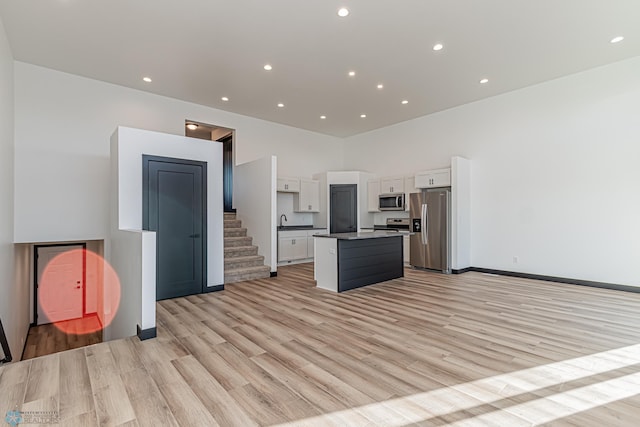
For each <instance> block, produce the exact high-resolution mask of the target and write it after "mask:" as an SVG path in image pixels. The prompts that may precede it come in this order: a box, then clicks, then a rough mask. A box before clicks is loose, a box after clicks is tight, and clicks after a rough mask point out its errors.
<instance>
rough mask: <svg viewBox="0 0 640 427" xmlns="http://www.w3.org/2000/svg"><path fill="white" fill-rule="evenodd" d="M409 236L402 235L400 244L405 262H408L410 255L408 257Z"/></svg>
mask: <svg viewBox="0 0 640 427" xmlns="http://www.w3.org/2000/svg"><path fill="white" fill-rule="evenodd" d="M409 237H410V236H402V244H403V248H402V252H403V254H402V255H403V258H404V263H405V264H409V263H410V262H411V261H410V259H411V258H410V257H409V247H410V246H411V244H410V242H411V241H410V239H409Z"/></svg>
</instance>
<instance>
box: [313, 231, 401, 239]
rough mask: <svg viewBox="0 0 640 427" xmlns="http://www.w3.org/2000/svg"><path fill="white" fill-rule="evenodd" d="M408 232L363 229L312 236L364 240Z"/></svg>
mask: <svg viewBox="0 0 640 427" xmlns="http://www.w3.org/2000/svg"><path fill="white" fill-rule="evenodd" d="M405 234H409V233H408V232H406V231H365V232H360V233H331V234H316V235H315V236H314V237H328V238H330V239H338V240H364V239H380V238H384V237H398V236H402V235H405Z"/></svg>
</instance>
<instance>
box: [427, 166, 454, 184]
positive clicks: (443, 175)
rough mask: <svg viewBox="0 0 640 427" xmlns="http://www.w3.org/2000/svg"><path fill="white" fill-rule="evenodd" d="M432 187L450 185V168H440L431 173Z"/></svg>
mask: <svg viewBox="0 0 640 427" xmlns="http://www.w3.org/2000/svg"><path fill="white" fill-rule="evenodd" d="M431 183H432V185H431V186H432V187H449V186H450V185H451V169H440V170H437V171H433V173H432V174H431Z"/></svg>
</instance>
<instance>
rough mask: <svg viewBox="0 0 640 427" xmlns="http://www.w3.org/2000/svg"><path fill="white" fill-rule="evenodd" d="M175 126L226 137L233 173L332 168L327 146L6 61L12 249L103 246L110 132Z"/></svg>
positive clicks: (335, 142) (335, 153)
mask: <svg viewBox="0 0 640 427" xmlns="http://www.w3.org/2000/svg"><path fill="white" fill-rule="evenodd" d="M141 84H142V83H141ZM185 119H191V120H195V121H198V122H203V123H210V124H214V125H220V126H224V127H227V128H231V129H235V130H236V133H235V144H234V148H235V153H234V155H235V158H236V162H237V163H238V164H239V163H245V162H248V161H251V160H255V159H258V158H262V157H265V156H270V155H277V156H278V158H279V169H280V170H279V171H280V173H282V174H286V175H292V176H308V175H309V171H322V170H327V169H334V168H340V167H341V166H342V142H341V140H340V139H337V138H334V137H329V136H326V135H321V134H317V133H313V132H309V131H304V130H301V129H296V128H292V127H288V126H283V125H279V124H275V123H271V122H266V121H263V120H258V119H254V118H250V117H246V116H241V115H238V114H233V113H229V112H225V111H221V110H216V109H213V108H209V107H204V106H201V105H196V104H192V103H188V102H183V101H179V100H175V99H171V98H167V97H163V96H158V95H153V94H150V93H146V92H142V91H138V90H134V89H130V88H125V87H122V86H116V85H113V84H109V83H104V82H99V81H96V80H91V79H87V78H84V77H79V76H74V75H71V74H66V73H62V72H58V71H54V70H50V69H46V68H42V67H38V66H35V65H30V64H26V63H22V62H15V126H16V128H15V131H16V132H15V150H16V155H15V190H16V201H15V218H16V221H15V238H16V241H18V242H36V241H61V240H94V239H104V238H105V237H106V236H107V234H108V209H109V201H108V196H107V193H108V176H109V137H110V135H111V133H112V132H113V130H114V129H115V128H116V127H117V126H128V127H135V128H141V129H149V130H155V131H160V132H165V133H170V134H175V135H184V121H185Z"/></svg>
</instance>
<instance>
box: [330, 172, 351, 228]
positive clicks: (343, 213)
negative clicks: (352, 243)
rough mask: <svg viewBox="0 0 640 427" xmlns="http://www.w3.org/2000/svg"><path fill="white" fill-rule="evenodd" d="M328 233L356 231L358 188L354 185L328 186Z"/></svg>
mask: <svg viewBox="0 0 640 427" xmlns="http://www.w3.org/2000/svg"><path fill="white" fill-rule="evenodd" d="M330 193H331V206H330V215H329V221H330V223H331V224H330V227H329V232H330V233H351V232H356V231H358V199H357V194H358V186H357V185H356V184H334V185H331V186H330Z"/></svg>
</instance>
